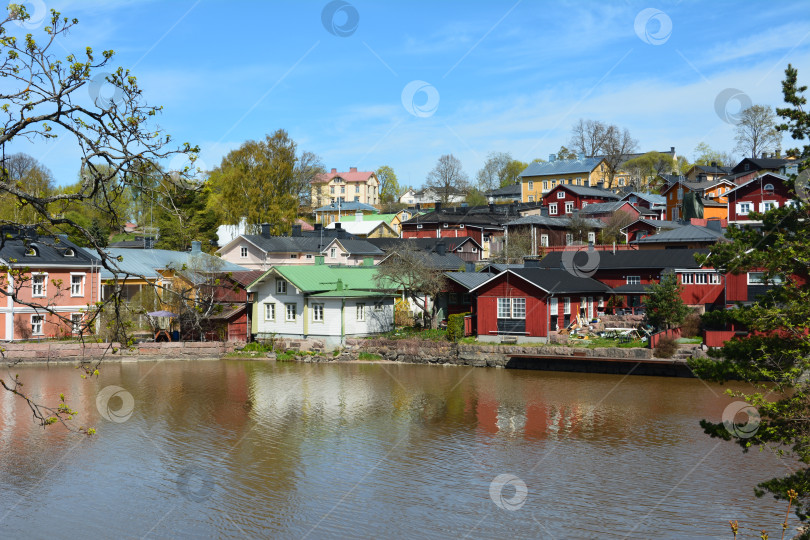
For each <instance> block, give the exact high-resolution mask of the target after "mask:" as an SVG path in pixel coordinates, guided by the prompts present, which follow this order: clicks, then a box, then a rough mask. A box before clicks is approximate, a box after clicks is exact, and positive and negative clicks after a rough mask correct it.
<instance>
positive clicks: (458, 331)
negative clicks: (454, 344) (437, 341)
mask: <svg viewBox="0 0 810 540" xmlns="http://www.w3.org/2000/svg"><path fill="white" fill-rule="evenodd" d="M467 315H469V313H457V314H455V315H450V316H449V317H447V339H449V340H450V341H458V340H460V339H461V338H463V337H464V317H465V316H467Z"/></svg>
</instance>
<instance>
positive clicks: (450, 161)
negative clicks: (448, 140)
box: [425, 154, 469, 203]
mask: <svg viewBox="0 0 810 540" xmlns="http://www.w3.org/2000/svg"><path fill="white" fill-rule="evenodd" d="M425 185H426V187H429V188H431V189H433V190H434V191H436V193H438V194H439V197H440V198H441V202H443V203H447V202H449V201H450V200H451V198H452V197H453V195H455V194H457V193H463V192H465V191H467V188H468V186H469V180H468V177H467V173H465V172H464V169H463V168H462V167H461V161H459V159H458V158H457V157H455V156H454V155H453V154H445V155H443V156H442V157H440V158H439V160H438V161H437V162H436V166H435V167H433V169H432V170H431V171H430V172H429V173H428V176H427V182H426V184H425Z"/></svg>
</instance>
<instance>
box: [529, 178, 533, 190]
mask: <svg viewBox="0 0 810 540" xmlns="http://www.w3.org/2000/svg"><path fill="white" fill-rule="evenodd" d="M529 191H534V181H533V180H529Z"/></svg>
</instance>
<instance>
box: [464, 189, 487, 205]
mask: <svg viewBox="0 0 810 540" xmlns="http://www.w3.org/2000/svg"><path fill="white" fill-rule="evenodd" d="M464 202H466V203H467V206H481V205H484V204H487V196H486V195H484V194H483V193H482V192H481V191H479V190H478V189H476V188H472V189H470V190H469V191H468V192H467V197H466V198H465V199H464Z"/></svg>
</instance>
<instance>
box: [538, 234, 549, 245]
mask: <svg viewBox="0 0 810 540" xmlns="http://www.w3.org/2000/svg"><path fill="white" fill-rule="evenodd" d="M540 246H542V247H548V235H547V234H541V235H540Z"/></svg>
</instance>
